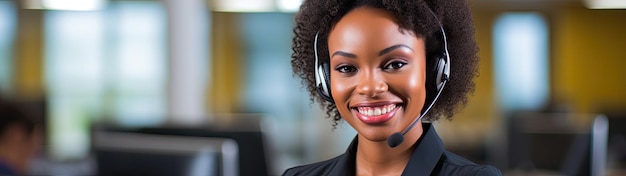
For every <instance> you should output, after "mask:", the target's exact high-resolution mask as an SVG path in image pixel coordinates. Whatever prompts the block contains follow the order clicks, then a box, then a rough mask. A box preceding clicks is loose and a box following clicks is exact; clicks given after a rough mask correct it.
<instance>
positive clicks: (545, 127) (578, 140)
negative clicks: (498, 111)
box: [508, 113, 608, 176]
mask: <svg viewBox="0 0 626 176" xmlns="http://www.w3.org/2000/svg"><path fill="white" fill-rule="evenodd" d="M580 119H591V120H590V121H588V122H583V123H578V121H580ZM509 124H510V125H509V128H510V131H509V139H508V140H509V142H508V143H509V164H510V167H512V168H513V169H514V170H522V171H524V172H529V173H538V174H543V173H545V174H562V175H594V176H595V175H604V173H605V170H606V158H607V138H608V120H607V118H606V117H605V116H604V115H596V114H569V113H519V114H516V115H514V116H512V117H511V119H510V122H509Z"/></svg>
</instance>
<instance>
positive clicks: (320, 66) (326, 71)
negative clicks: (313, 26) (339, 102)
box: [313, 32, 334, 103]
mask: <svg viewBox="0 0 626 176" xmlns="http://www.w3.org/2000/svg"><path fill="white" fill-rule="evenodd" d="M318 36H319V32H318V33H316V34H315V42H314V43H313V50H314V52H315V67H316V69H315V86H316V89H317V93H318V94H320V96H321V97H322V99H324V100H326V101H329V102H331V103H334V100H333V97H332V96H331V94H330V66H329V65H328V62H324V61H322V62H320V59H319V56H318V54H317V39H318Z"/></svg>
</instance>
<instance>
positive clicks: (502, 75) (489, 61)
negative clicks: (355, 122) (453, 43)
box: [0, 0, 626, 175]
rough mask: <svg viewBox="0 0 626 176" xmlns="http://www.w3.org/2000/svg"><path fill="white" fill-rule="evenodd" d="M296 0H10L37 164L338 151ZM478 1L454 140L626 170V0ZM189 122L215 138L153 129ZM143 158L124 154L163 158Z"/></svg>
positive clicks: (265, 164) (41, 167)
mask: <svg viewBox="0 0 626 176" xmlns="http://www.w3.org/2000/svg"><path fill="white" fill-rule="evenodd" d="M300 3H301V0H208V1H207V0H90V1H88V0H20V1H15V0H0V93H2V94H3V95H4V96H6V97H8V98H11V99H14V100H16V101H19V102H21V103H23V104H24V105H25V106H31V107H33V108H34V109H36V110H37V114H39V115H40V117H39V118H40V119H41V122H42V123H44V124H45V127H46V142H45V147H44V151H42V154H41V155H40V156H39V157H38V158H36V159H35V160H34V161H33V164H32V165H33V167H32V171H31V172H32V173H33V174H45V175H85V174H88V175H91V174H103V173H113V172H103V171H102V169H116V167H118V169H119V167H124V166H119V165H111V164H110V163H108V164H107V163H106V162H113V163H115V162H119V160H115V157H111V156H119V158H122V160H128V157H127V158H124V153H123V152H122V153H121V154H120V153H117V154H112V153H106V152H112V151H114V150H112V149H121V148H125V152H127V153H126V154H128V153H130V152H129V151H136V150H144V149H147V148H150V147H154V146H149V145H159V144H162V145H166V146H163V147H162V148H160V149H161V150H166V149H165V148H169V149H168V150H169V151H170V152H171V151H172V150H176V149H179V150H177V151H185V152H187V153H192V155H193V153H194V152H195V151H198V152H200V153H201V152H202V151H205V150H201V149H204V148H203V146H205V145H206V146H213V147H215V146H217V148H220V147H221V148H220V149H218V150H211V151H214V152H215V153H218V155H219V156H220V157H217V159H216V160H215V162H217V163H221V164H218V165H219V166H230V165H229V164H228V163H227V162H225V161H224V160H225V159H226V158H230V157H231V156H230V155H229V154H228V155H226V154H224V153H229V151H230V150H227V148H234V149H235V153H237V155H236V157H235V158H237V160H236V162H237V163H238V164H237V165H236V168H235V170H237V171H236V172H226V171H224V170H228V169H229V168H225V167H222V170H221V172H220V173H218V175H220V174H226V175H229V174H233V173H234V174H238V175H279V174H280V173H282V171H284V170H285V169H286V168H289V167H293V166H296V165H300V164H305V163H311V162H315V161H320V160H325V159H329V158H331V157H333V156H336V155H338V154H341V153H343V152H344V151H345V149H346V147H347V145H348V144H349V142H350V141H351V139H352V138H353V137H354V135H355V134H356V133H355V131H354V130H353V129H351V127H350V126H349V125H348V124H346V123H341V124H340V125H339V126H338V128H337V129H333V128H332V125H331V122H330V121H329V120H328V119H325V118H323V117H324V113H323V111H322V110H321V109H320V108H319V106H318V105H317V104H310V102H309V97H308V94H307V92H305V90H304V89H303V87H302V84H301V80H298V79H296V78H295V77H294V76H292V72H291V66H290V55H291V53H292V51H291V37H292V27H293V18H294V15H295V13H296V11H297V10H298V8H299V4H300ZM470 3H471V6H472V12H473V17H474V22H475V26H476V39H477V41H478V43H479V45H480V52H479V56H480V58H481V62H480V77H478V78H476V80H475V82H476V90H475V92H474V94H473V96H471V99H470V102H469V103H468V104H467V106H466V108H465V109H463V110H462V111H461V112H459V113H458V114H457V115H456V117H455V119H454V120H453V121H445V120H442V121H439V122H434V123H435V124H436V126H437V130H438V132H439V134H440V135H441V137H442V139H443V140H444V142H445V144H446V147H447V148H448V149H449V150H451V151H453V152H456V153H458V154H460V155H462V156H465V157H467V158H469V159H471V160H473V161H476V162H480V163H486V164H492V165H495V166H497V167H498V168H500V169H501V170H503V171H504V172H505V174H507V175H509V174H510V175H516V174H517V175H534V174H546V173H547V174H556V175H620V174H626V172H624V170H626V137H625V135H626V132H625V130H624V129H626V122H625V121H626V92H625V91H624V90H626V69H624V68H623V67H624V66H626V52H625V50H624V48H625V47H626V33H625V31H626V10H624V9H626V4H625V3H624V2H623V1H621V0H552V1H539V0H531V1H528V0H526V1H513V0H470ZM103 131H104V132H109V133H115V134H118V133H125V134H141V135H157V136H159V135H160V136H161V137H163V136H170V137H172V136H177V137H181V139H170V138H154V140H152V141H149V142H137V141H138V140H139V139H148V138H150V139H152V138H151V137H144V138H141V137H140V138H137V136H135V138H133V137H128V136H126V137H128V139H129V140H121V139H123V138H124V136H119V135H118V136H117V137H116V138H115V139H120V140H112V139H108V138H104V139H103V136H107V135H97V134H100V133H101V132H103ZM109 136H110V135H109ZM113 136H115V135H113ZM184 137H198V138H197V140H200V141H202V140H203V139H204V138H206V139H205V140H206V141H214V142H208V143H202V142H199V143H197V146H193V145H184V144H180V143H176V142H172V143H173V144H171V145H170V144H167V142H166V143H165V144H163V143H158V142H155V141H161V140H163V141H167V140H173V141H179V142H180V141H184V140H187V141H192V142H189V143H193V144H194V145H195V144H196V142H193V141H196V138H194V139H188V138H184ZM182 138H184V139H182ZM216 139H217V140H216ZM124 141H125V142H124ZM133 141H134V142H133ZM233 141H234V142H233ZM111 143H118V144H121V146H117V147H115V146H113V145H109V144H111ZM126 144H127V145H126ZM233 144H234V145H233ZM107 147H108V148H107ZM133 147H134V149H135V150H132V148H133ZM146 147H147V148H146ZM105 148H106V149H107V151H106V152H104V153H103V152H102V151H103V150H104V149H105ZM183 148H184V149H185V150H183ZM187 148H188V150H187ZM209 148H211V147H209ZM225 150H226V151H225ZM183 153H184V152H183ZM104 154H106V155H104ZM144 154H146V153H144ZM128 155H130V154H128ZM133 156H136V157H134V158H135V159H137V158H140V157H146V156H145V155H141V156H139V155H133ZM104 158H106V159H104ZM146 158H148V159H146V160H143V161H142V160H137V161H134V163H131V164H129V165H125V166H126V167H134V168H135V169H136V170H137V168H138V167H136V166H135V165H139V164H137V163H141V162H145V161H148V160H157V159H154V158H152V159H150V158H149V157H146ZM178 159H180V158H178ZM178 161H180V160H176V159H172V160H167V159H165V161H164V163H169V164H172V163H175V162H178ZM200 163H202V162H200ZM204 163H206V164H207V165H209V164H211V163H212V162H204ZM201 166H202V165H201ZM181 167H183V166H181ZM200 168H202V167H200ZM207 168H211V167H209V166H207ZM99 169H100V170H99ZM160 169H163V168H160ZM171 169H174V166H172V168H170V170H171ZM151 170H158V169H155V168H151ZM163 170H164V171H163V173H166V170H167V169H163ZM199 172H200V171H199Z"/></svg>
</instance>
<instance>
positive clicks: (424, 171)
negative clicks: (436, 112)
mask: <svg viewBox="0 0 626 176" xmlns="http://www.w3.org/2000/svg"><path fill="white" fill-rule="evenodd" d="M422 126H423V127H424V131H425V132H424V134H423V135H422V137H421V138H420V139H419V140H418V141H417V147H416V148H415V151H413V155H412V156H411V159H410V160H409V163H408V164H407V167H406V168H404V171H403V172H402V175H406V176H414V175H415V176H418V175H419V176H421V175H454V176H457V175H458V176H460V175H481V176H482V175H498V176H499V175H502V173H501V172H500V170H498V169H497V168H495V167H493V166H489V165H478V164H475V163H473V162H471V161H469V160H467V159H464V158H462V157H460V156H458V155H456V154H454V153H451V152H448V151H446V150H445V149H444V147H443V142H442V141H441V139H440V138H439V136H438V135H437V132H436V131H435V128H434V127H432V124H430V123H423V124H422ZM357 144H358V140H357V138H356V137H355V138H354V140H352V143H351V144H350V147H348V150H347V151H346V153H344V154H342V155H339V156H337V157H335V158H333V159H330V160H326V161H322V162H317V163H313V164H308V165H302V166H296V167H293V168H290V169H287V170H286V171H285V172H284V173H283V175H284V176H290V175H294V176H295V175H298V176H300V175H311V176H319V175H333V176H334V175H337V176H349V175H356V173H355V163H356V150H357V148H356V147H357Z"/></svg>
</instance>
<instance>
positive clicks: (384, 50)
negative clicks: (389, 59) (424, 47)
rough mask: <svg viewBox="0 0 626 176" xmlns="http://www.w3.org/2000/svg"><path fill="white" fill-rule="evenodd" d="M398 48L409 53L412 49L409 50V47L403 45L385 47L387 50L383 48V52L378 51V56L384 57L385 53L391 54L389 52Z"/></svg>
mask: <svg viewBox="0 0 626 176" xmlns="http://www.w3.org/2000/svg"><path fill="white" fill-rule="evenodd" d="M398 48H408V49H410V50H411V51H413V48H411V47H409V46H407V45H405V44H397V45H393V46H390V47H387V48H385V49H383V50H380V52H379V53H378V56H382V55H385V54H387V53H389V52H391V51H393V50H395V49H398Z"/></svg>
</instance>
